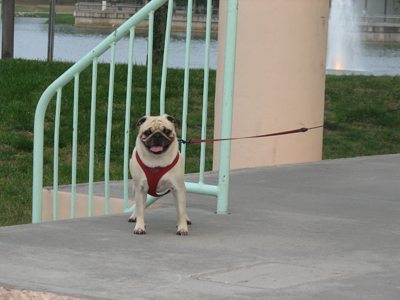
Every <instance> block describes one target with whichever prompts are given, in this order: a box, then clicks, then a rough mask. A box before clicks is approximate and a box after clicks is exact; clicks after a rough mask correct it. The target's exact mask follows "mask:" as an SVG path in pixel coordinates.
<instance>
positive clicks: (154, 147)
mask: <svg viewBox="0 0 400 300" xmlns="http://www.w3.org/2000/svg"><path fill="white" fill-rule="evenodd" d="M163 149H164V148H163V147H162V146H153V147H151V148H150V151H152V152H161V151H163Z"/></svg>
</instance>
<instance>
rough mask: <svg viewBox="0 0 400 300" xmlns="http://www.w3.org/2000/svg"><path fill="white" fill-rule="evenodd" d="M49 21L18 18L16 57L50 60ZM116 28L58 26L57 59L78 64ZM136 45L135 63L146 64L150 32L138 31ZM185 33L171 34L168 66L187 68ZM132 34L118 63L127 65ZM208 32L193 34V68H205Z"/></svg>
mask: <svg viewBox="0 0 400 300" xmlns="http://www.w3.org/2000/svg"><path fill="white" fill-rule="evenodd" d="M46 21H47V19H42V18H15V35H14V57H15V58H25V59H39V60H47V43H48V29H49V25H48V24H45V22H46ZM113 31H114V29H112V28H100V27H75V26H71V25H56V26H55V31H54V60H57V61H70V62H76V61H78V60H79V59H81V58H82V57H83V56H85V55H86V54H87V53H88V52H90V51H91V50H92V49H93V48H94V47H96V46H97V45H98V44H99V43H100V42H101V41H102V40H104V39H105V38H106V37H107V36H108V35H110V34H111V33H112V32H113ZM135 36H136V38H135V43H134V52H133V53H134V62H135V63H136V64H138V65H145V64H146V58H147V31H146V30H136V34H135ZM217 44H218V40H217V34H215V33H213V34H212V37H211V43H210V48H211V49H210V68H211V69H216V67H217ZM185 49H186V33H185V32H172V33H171V42H170V52H169V57H168V67H171V68H184V66H185ZM128 51H129V35H127V36H125V37H124V38H122V39H121V40H120V41H119V42H118V43H117V46H116V62H117V63H127V62H128ZM110 56H111V54H110V51H107V52H105V53H104V54H103V55H102V56H101V57H100V58H99V61H100V62H109V61H110ZM204 57H205V33H194V34H192V41H191V53H190V67H191V68H204Z"/></svg>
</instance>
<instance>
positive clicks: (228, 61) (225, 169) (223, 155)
mask: <svg viewBox="0 0 400 300" xmlns="http://www.w3.org/2000/svg"><path fill="white" fill-rule="evenodd" d="M237 17H238V0H228V12H227V21H226V40H225V66H224V87H223V96H222V121H221V122H222V126H221V138H231V137H232V114H233V90H234V82H235V60H236V36H237ZM230 159H231V141H223V142H221V149H220V163H219V179H218V187H219V193H218V204H217V213H218V214H227V213H228V192H229V169H230Z"/></svg>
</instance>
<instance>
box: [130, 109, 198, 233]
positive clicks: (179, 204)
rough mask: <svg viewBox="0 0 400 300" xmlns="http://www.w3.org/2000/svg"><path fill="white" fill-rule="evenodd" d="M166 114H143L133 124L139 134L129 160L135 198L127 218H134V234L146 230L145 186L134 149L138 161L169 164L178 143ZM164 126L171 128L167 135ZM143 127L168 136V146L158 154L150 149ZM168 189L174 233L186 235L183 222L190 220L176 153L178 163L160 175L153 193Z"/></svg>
mask: <svg viewBox="0 0 400 300" xmlns="http://www.w3.org/2000/svg"><path fill="white" fill-rule="evenodd" d="M169 118H171V117H170V116H168V115H163V116H159V117H152V116H145V117H143V118H141V119H140V121H139V122H138V123H137V126H138V127H139V134H138V136H137V138H136V147H135V149H133V153H132V158H131V160H130V163H129V166H130V171H131V175H132V179H133V193H134V196H135V200H136V209H135V211H134V212H133V213H132V215H131V217H130V218H129V221H130V222H136V226H135V229H134V233H135V234H145V233H146V230H145V227H146V226H145V221H144V213H145V208H146V199H147V192H148V190H149V185H148V183H147V178H146V174H145V173H144V171H143V170H142V168H141V167H140V165H139V163H138V162H137V160H136V151H137V152H138V154H139V156H140V158H141V160H142V162H143V163H144V164H145V165H146V166H148V167H150V168H155V167H166V166H168V165H170V164H171V163H172V162H173V160H174V159H175V157H176V154H177V153H178V152H179V149H178V148H179V147H178V141H177V138H176V133H175V124H174V123H173V122H171V121H170V120H169ZM144 119H145V120H144ZM143 120H144V121H143ZM141 121H143V122H141ZM165 129H169V130H171V134H169V135H168V136H167V135H165V133H164V132H163V131H164V130H165ZM147 130H150V131H151V132H152V133H155V132H159V133H160V134H162V135H163V136H164V137H165V138H168V139H169V140H171V141H172V143H171V144H170V145H169V147H168V149H166V150H165V151H164V152H163V153H162V154H154V153H152V152H151V151H150V150H149V149H148V148H147V147H146V146H145V145H144V144H143V142H144V141H147V140H148V139H149V138H151V136H150V137H147V136H146V135H145V134H144V132H146V131H147ZM168 189H169V190H170V191H171V193H172V195H173V196H174V199H175V206H176V210H177V212H178V224H177V234H178V235H187V234H188V226H187V224H190V223H191V222H190V220H189V218H188V217H187V215H186V188H185V181H184V171H183V160H182V157H181V154H180V153H179V161H178V163H177V164H176V165H175V166H174V167H173V168H172V169H171V170H170V171H169V172H168V173H166V174H165V175H164V176H163V177H162V178H161V179H160V181H159V183H158V185H157V193H162V192H164V191H166V190H168Z"/></svg>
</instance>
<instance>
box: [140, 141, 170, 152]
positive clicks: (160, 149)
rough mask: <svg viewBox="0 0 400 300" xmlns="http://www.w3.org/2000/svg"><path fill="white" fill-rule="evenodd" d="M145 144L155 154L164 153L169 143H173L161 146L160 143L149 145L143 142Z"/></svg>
mask: <svg viewBox="0 0 400 300" xmlns="http://www.w3.org/2000/svg"><path fill="white" fill-rule="evenodd" d="M143 144H144V145H145V146H146V148H147V149H148V150H149V151H150V152H151V153H153V154H162V153H164V152H165V151H166V150H167V149H168V147H169V145H171V144H168V145H165V146H160V145H157V146H148V145H146V143H143Z"/></svg>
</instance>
